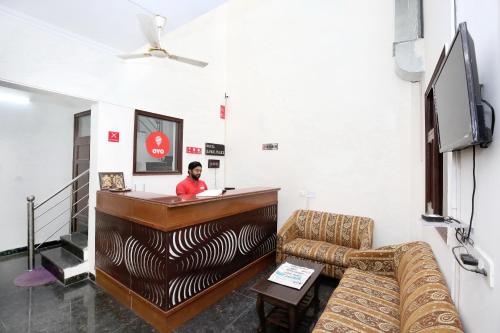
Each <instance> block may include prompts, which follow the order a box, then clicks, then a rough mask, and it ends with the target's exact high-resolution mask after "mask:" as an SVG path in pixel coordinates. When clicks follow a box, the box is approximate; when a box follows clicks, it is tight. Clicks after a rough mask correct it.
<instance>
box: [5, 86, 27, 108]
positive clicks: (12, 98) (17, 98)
mask: <svg viewBox="0 0 500 333" xmlns="http://www.w3.org/2000/svg"><path fill="white" fill-rule="evenodd" d="M9 90H10V89H9ZM0 102H6V103H11V104H17V105H28V104H30V102H31V101H30V98H29V96H26V95H22V94H19V93H12V92H9V91H7V89H5V90H4V89H2V90H0Z"/></svg>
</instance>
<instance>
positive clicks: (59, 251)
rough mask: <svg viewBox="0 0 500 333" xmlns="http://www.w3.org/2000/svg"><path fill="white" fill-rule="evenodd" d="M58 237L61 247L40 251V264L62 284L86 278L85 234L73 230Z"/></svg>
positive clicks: (87, 266)
mask: <svg viewBox="0 0 500 333" xmlns="http://www.w3.org/2000/svg"><path fill="white" fill-rule="evenodd" d="M60 239H61V247H56V248H53V249H49V250H44V251H41V252H40V254H41V256H42V266H43V267H44V268H45V269H47V270H48V271H49V272H51V273H52V274H53V275H54V276H55V277H56V278H57V279H58V280H59V281H60V282H61V283H63V284H64V285H68V284H71V283H75V282H78V281H81V280H84V279H86V278H88V272H89V265H88V248H87V242H88V241H87V235H86V234H84V233H81V232H75V233H72V234H71V235H64V236H61V238H60Z"/></svg>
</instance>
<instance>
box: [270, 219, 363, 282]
mask: <svg viewBox="0 0 500 333" xmlns="http://www.w3.org/2000/svg"><path fill="white" fill-rule="evenodd" d="M372 237H373V220H372V219H370V218H367V217H359V216H350V215H341V214H333V213H328V212H319V211H313V210H297V211H295V212H294V213H293V215H292V216H291V217H290V218H289V219H288V220H287V222H286V223H285V225H284V226H283V227H282V228H281V229H280V230H279V232H278V241H277V244H276V262H277V263H281V262H283V261H284V260H285V259H286V258H287V257H297V258H302V259H306V260H310V261H314V262H319V263H322V264H324V265H325V269H324V270H323V272H322V274H323V275H327V276H330V277H334V278H338V279H340V278H342V275H343V274H344V271H345V270H346V269H347V267H349V260H348V255H349V253H351V252H352V251H354V250H365V249H370V248H371V246H372Z"/></svg>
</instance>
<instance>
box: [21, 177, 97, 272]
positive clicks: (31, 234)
mask: <svg viewBox="0 0 500 333" xmlns="http://www.w3.org/2000/svg"><path fill="white" fill-rule="evenodd" d="M88 173H89V169H87V170H85V171H84V172H82V173H81V174H79V175H78V176H76V177H75V178H73V179H72V180H71V181H70V182H69V183H68V184H66V185H65V186H63V187H62V188H60V189H59V190H58V191H56V192H55V193H54V194H52V195H51V196H49V197H48V198H47V199H45V200H43V201H42V202H41V203H39V204H36V205H35V196H34V195H30V196H28V197H27V198H26V200H27V201H28V203H27V208H28V270H29V271H32V270H33V268H34V267H35V251H37V250H38V249H39V248H40V246H42V245H43V244H44V243H45V242H47V241H48V240H49V239H50V238H51V237H52V236H54V235H55V234H56V233H57V232H59V231H60V230H61V229H62V228H63V227H64V226H66V225H67V224H69V223H71V221H72V220H73V219H74V218H75V217H77V216H78V215H80V214H81V213H82V212H83V211H84V210H85V209H86V208H88V207H89V205H88V202H87V205H86V206H85V207H83V208H82V209H80V210H79V211H78V212H76V213H75V214H70V218H69V220H68V221H66V222H64V223H63V224H62V225H61V226H59V228H57V230H56V231H54V232H53V233H52V234H51V235H50V236H49V237H47V238H46V239H45V240H44V241H43V242H40V243H39V244H38V246H37V247H36V248H35V234H36V233H37V232H39V231H41V230H43V229H44V228H45V227H47V226H48V225H49V224H51V223H52V222H54V221H56V220H57V219H59V218H60V217H61V216H63V215H64V214H65V213H67V212H71V211H73V208H74V207H75V206H76V205H77V204H78V203H79V202H81V201H82V200H84V199H88V197H89V195H88V194H86V195H84V196H83V197H82V198H80V199H79V200H78V201H76V202H74V203H72V204H70V206H69V208H67V209H65V210H63V211H62V212H61V213H59V214H58V215H57V216H56V217H54V218H52V219H51V220H50V221H49V222H47V223H45V224H44V225H43V226H41V227H39V228H38V229H37V230H36V231H35V220H36V219H38V218H40V217H42V216H43V215H45V214H46V213H47V212H49V211H51V210H52V209H54V208H56V207H60V205H62V204H63V203H64V202H65V201H66V200H68V199H70V198H71V197H72V196H73V195H75V193H77V192H78V191H80V190H81V189H83V188H85V186H88V185H89V182H87V183H85V184H84V185H82V186H80V187H79V188H77V189H76V190H73V189H72V190H71V191H70V194H69V195H67V196H65V197H64V198H63V199H62V200H59V201H58V202H57V203H55V204H53V205H52V206H50V207H49V208H47V209H46V210H45V211H43V212H42V213H40V214H38V215H36V216H35V212H36V211H37V210H39V209H40V207H43V206H45V205H46V204H47V203H50V202H51V200H52V199H54V198H55V197H56V196H57V195H58V194H60V193H62V192H63V191H64V190H66V189H67V188H68V187H70V186H73V184H75V182H76V181H78V179H80V178H82V177H83V176H84V175H87V174H88Z"/></svg>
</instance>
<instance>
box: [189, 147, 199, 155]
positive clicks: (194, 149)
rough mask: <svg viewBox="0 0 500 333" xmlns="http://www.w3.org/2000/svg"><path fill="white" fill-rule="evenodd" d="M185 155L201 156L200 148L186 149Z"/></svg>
mask: <svg viewBox="0 0 500 333" xmlns="http://www.w3.org/2000/svg"><path fill="white" fill-rule="evenodd" d="M186 153H188V154H201V148H198V147H186Z"/></svg>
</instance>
